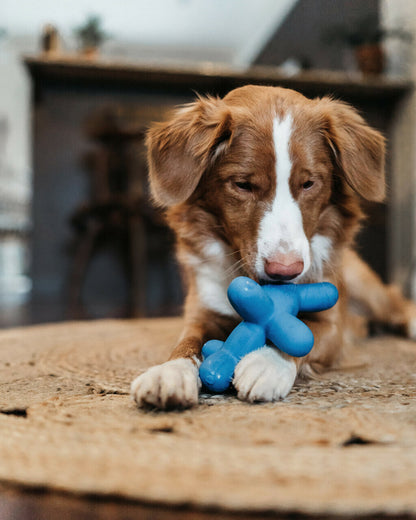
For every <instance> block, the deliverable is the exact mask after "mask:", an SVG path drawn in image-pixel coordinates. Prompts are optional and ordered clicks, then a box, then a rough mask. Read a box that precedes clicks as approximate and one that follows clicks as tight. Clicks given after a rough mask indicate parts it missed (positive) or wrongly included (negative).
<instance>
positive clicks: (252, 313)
mask: <svg viewBox="0 0 416 520" xmlns="http://www.w3.org/2000/svg"><path fill="white" fill-rule="evenodd" d="M228 299H229V300H230V302H231V305H232V306H233V307H234V309H235V310H236V311H237V312H238V314H239V315H240V316H241V317H242V318H243V320H244V321H242V322H241V323H240V324H239V325H237V327H236V328H235V329H234V330H233V331H232V332H231V334H230V335H229V336H228V338H227V340H226V341H225V342H223V341H219V340H215V339H214V340H211V341H208V342H207V343H205V345H204V346H203V348H202V354H203V356H204V361H203V362H202V364H201V366H200V368H199V376H200V378H201V381H202V383H203V384H204V385H205V386H206V387H207V388H208V389H209V390H211V391H213V392H224V391H225V390H226V389H227V388H228V386H229V385H230V382H231V379H232V377H233V374H234V369H235V367H236V365H237V363H238V362H239V361H240V360H241V359H242V358H243V357H244V356H245V355H246V354H248V353H249V352H252V351H253V350H256V349H259V348H261V347H263V346H264V345H265V344H266V340H267V339H268V340H270V341H271V342H272V343H273V344H274V345H276V346H277V347H278V348H279V349H280V350H282V351H283V352H286V354H289V355H291V356H296V357H302V356H306V354H308V353H309V352H310V350H311V349H312V347H313V342H314V338H313V334H312V331H311V330H310V329H309V327H308V326H307V325H306V324H305V323H303V322H302V321H301V320H300V319H298V318H297V315H298V313H299V312H318V311H323V310H326V309H329V308H331V307H333V306H334V305H335V304H336V302H337V300H338V291H337V288H336V287H335V286H334V285H332V284H331V283H327V282H324V283H313V284H299V285H296V284H284V285H263V286H261V285H259V284H258V283H256V282H255V281H254V280H251V279H250V278H246V277H244V276H240V277H238V278H235V279H234V280H233V281H232V282H231V284H230V285H229V287H228Z"/></svg>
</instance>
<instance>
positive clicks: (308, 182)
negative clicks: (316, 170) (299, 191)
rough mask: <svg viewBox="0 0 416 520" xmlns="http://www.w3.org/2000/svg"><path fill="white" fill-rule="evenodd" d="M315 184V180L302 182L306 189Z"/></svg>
mask: <svg viewBox="0 0 416 520" xmlns="http://www.w3.org/2000/svg"><path fill="white" fill-rule="evenodd" d="M313 185H314V182H313V181H306V182H304V183H303V184H302V188H303V189H304V190H310V189H311V188H312V186H313Z"/></svg>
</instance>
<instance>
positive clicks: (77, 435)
mask: <svg viewBox="0 0 416 520" xmlns="http://www.w3.org/2000/svg"><path fill="white" fill-rule="evenodd" d="M180 328H181V321H180V320H179V319H173V318H170V319H153V320H130V321H127V320H126V321H122V320H104V321H95V322H70V323H61V324H53V325H38V326H33V327H23V328H20V329H19V328H18V329H9V330H4V331H2V332H0V483H1V486H2V487H1V488H0V519H1V520H2V519H3V518H5V519H7V520H8V519H9V518H10V519H17V520H26V519H30V520H32V519H36V518H39V519H41V518H42V519H43V518H48V519H52V520H53V519H55V518H57V519H58V518H59V520H64V519H66V518H77V519H78V518H80V519H83V518H85V519H107V518H108V519H110V518H111V519H115V520H118V519H122V518H123V519H127V520H128V519H130V518H146V519H150V518H152V519H153V518H156V519H158V518H160V519H163V520H165V519H177V518H181V519H197V520H199V519H201V520H202V519H203V520H205V519H206V518H218V519H229V518H230V519H231V518H252V519H257V518H268V517H270V518H282V519H289V518H290V519H317V518H320V519H329V518H337V519H347V518H367V519H376V518H377V519H378V518H395V519H402V518H403V519H404V518H409V519H410V518H416V493H415V490H416V345H415V344H414V343H412V342H410V341H407V340H403V339H400V338H393V337H389V336H383V337H379V338H374V339H370V340H367V341H366V342H364V343H363V344H360V345H358V344H357V345H356V346H355V347H354V348H353V349H352V350H351V351H350V352H349V355H348V357H347V359H346V363H345V364H344V366H343V368H342V370H338V371H333V372H331V373H329V374H327V375H326V376H325V377H324V378H322V379H320V380H314V381H310V382H306V383H302V384H298V385H297V386H296V387H295V388H294V389H293V391H292V392H291V393H290V394H289V396H288V397H287V398H286V399H285V400H284V401H282V402H278V403H271V404H270V403H269V404H262V405H250V404H246V403H242V402H240V401H239V400H238V399H237V398H236V397H235V395H234V394H233V393H232V392H231V393H229V394H226V395H223V396H212V395H209V394H204V393H203V394H202V395H201V399H200V404H199V406H198V407H196V408H194V409H192V410H187V411H184V412H170V413H163V412H157V411H154V410H153V411H152V410H150V411H142V410H138V409H137V408H136V406H135V404H134V403H133V402H132V401H131V399H130V397H129V384H130V381H131V380H132V379H133V378H134V377H135V376H136V375H137V374H138V373H140V372H141V371H143V370H145V369H146V367H148V366H150V365H153V364H155V363H158V362H161V361H163V360H164V359H165V358H166V356H167V354H168V352H169V349H170V348H171V345H172V343H173V342H174V341H175V339H176V337H177V335H178V334H179V331H180Z"/></svg>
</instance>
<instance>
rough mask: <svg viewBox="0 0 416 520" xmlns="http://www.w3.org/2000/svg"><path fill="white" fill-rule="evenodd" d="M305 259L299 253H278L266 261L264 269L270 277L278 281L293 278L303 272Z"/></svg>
mask: <svg viewBox="0 0 416 520" xmlns="http://www.w3.org/2000/svg"><path fill="white" fill-rule="evenodd" d="M303 267H304V263H303V260H302V259H300V258H299V257H298V256H297V255H293V254H289V255H276V256H275V257H273V258H271V259H270V260H266V261H265V262H264V271H265V273H266V274H267V276H268V277H269V278H271V279H272V280H276V281H278V282H286V281H289V280H293V279H294V278H296V277H297V276H299V275H300V274H302V271H303Z"/></svg>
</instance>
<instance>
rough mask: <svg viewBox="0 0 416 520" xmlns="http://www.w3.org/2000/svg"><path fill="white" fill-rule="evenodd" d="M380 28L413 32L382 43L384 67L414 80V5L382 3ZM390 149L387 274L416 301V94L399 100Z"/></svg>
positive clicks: (403, 1) (384, 0)
mask: <svg viewBox="0 0 416 520" xmlns="http://www.w3.org/2000/svg"><path fill="white" fill-rule="evenodd" d="M381 16H382V22H383V25H384V26H386V27H389V28H392V27H400V28H402V29H405V30H408V31H410V32H412V33H413V35H414V40H413V44H412V45H410V46H409V45H403V44H400V42H397V41H393V40H392V41H390V42H387V44H386V50H387V55H388V67H389V70H390V71H391V72H392V73H401V74H404V75H405V76H407V77H409V78H410V79H413V81H416V39H415V38H416V2H414V1H409V0H394V1H392V0H382V2H381ZM390 148H391V149H392V150H396V153H395V154H394V155H393V157H392V171H393V172H394V176H393V177H392V178H391V182H390V187H389V200H390V202H391V205H390V207H391V217H390V219H389V221H390V223H391V225H390V244H391V249H390V252H389V253H390V271H391V279H392V281H394V282H396V283H397V284H398V285H400V286H402V287H403V288H404V289H405V290H406V291H408V292H409V293H410V294H411V296H412V297H413V299H415V300H416V197H415V193H416V93H415V92H414V91H413V92H411V93H409V95H408V96H407V97H406V98H405V99H404V100H403V101H402V103H401V106H400V107H399V108H398V110H397V112H396V118H395V121H394V123H393V132H392V142H391V146H390Z"/></svg>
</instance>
